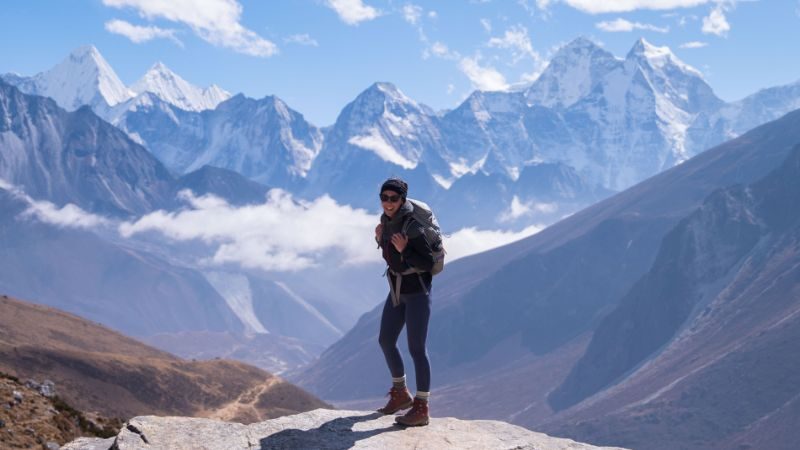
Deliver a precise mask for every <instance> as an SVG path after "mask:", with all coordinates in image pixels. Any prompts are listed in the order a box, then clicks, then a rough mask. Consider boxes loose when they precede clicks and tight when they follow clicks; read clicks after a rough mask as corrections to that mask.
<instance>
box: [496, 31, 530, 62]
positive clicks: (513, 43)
mask: <svg viewBox="0 0 800 450" xmlns="http://www.w3.org/2000/svg"><path fill="white" fill-rule="evenodd" d="M487 45H488V46H489V47H490V48H503V49H509V50H511V54H512V58H513V60H512V61H513V63H514V64H516V63H517V62H519V61H520V60H521V59H523V58H530V59H532V60H535V61H539V60H540V59H541V58H540V56H539V53H537V52H536V51H535V50H534V49H533V45H532V44H531V40H530V38H529V37H528V29H527V28H525V27H524V26H522V25H515V26H512V27H510V28H509V29H507V30H506V32H505V33H504V34H503V36H501V37H493V38H491V39H489V42H488V43H487Z"/></svg>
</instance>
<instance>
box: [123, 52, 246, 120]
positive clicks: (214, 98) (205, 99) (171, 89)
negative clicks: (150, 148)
mask: <svg viewBox="0 0 800 450" xmlns="http://www.w3.org/2000/svg"><path fill="white" fill-rule="evenodd" d="M131 90H132V91H133V92H135V93H136V94H141V93H143V92H151V93H153V94H156V95H157V96H158V97H159V98H161V99H162V100H164V101H165V102H168V103H170V104H173V105H175V106H177V107H178V108H181V109H184V110H187V111H202V110H206V109H214V108H216V106H217V105H218V104H219V103H221V102H222V101H225V100H227V99H228V98H230V97H231V94H230V93H229V92H227V91H225V90H223V89H220V88H219V87H218V86H216V85H212V86H210V87H208V88H206V89H201V88H199V87H197V86H194V85H192V84H191V83H189V82H187V81H186V80H184V79H183V78H181V77H180V76H179V75H178V74H176V73H175V72H173V71H172V70H170V69H169V68H168V67H167V66H166V65H165V64H164V63H162V62H157V63H156V64H154V65H153V67H151V68H150V70H148V71H147V73H146V74H144V76H143V77H142V78H140V79H139V81H137V82H136V83H134V84H133V85H132V86H131Z"/></svg>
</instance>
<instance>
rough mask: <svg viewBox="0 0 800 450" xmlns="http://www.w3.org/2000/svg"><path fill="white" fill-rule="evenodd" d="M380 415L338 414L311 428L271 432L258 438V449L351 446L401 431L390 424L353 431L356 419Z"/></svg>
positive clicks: (336, 449)
mask: <svg viewBox="0 0 800 450" xmlns="http://www.w3.org/2000/svg"><path fill="white" fill-rule="evenodd" d="M379 417H383V414H381V413H378V412H375V413H372V414H367V415H364V416H350V417H339V418H337V419H334V420H331V421H330V422H325V423H323V424H322V425H320V426H319V427H317V428H313V429H311V430H306V431H303V430H298V429H289V430H283V431H280V432H278V433H275V434H271V435H269V436H267V437H265V438H263V439H261V441H260V444H261V450H267V449H270V450H273V449H299V448H315V449H325V450H345V449H349V448H352V447H353V446H354V445H355V443H356V442H358V441H360V440H362V439H367V438H369V437H372V436H375V435H377V434H381V433H387V432H392V431H402V428H401V427H398V426H395V425H391V426H388V427H384V428H376V429H374V430H365V431H353V425H355V424H356V423H358V422H366V421H368V420H373V419H377V418H379Z"/></svg>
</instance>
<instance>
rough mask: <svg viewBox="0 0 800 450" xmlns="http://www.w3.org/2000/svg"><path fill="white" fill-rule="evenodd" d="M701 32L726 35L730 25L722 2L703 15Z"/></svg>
mask: <svg viewBox="0 0 800 450" xmlns="http://www.w3.org/2000/svg"><path fill="white" fill-rule="evenodd" d="M701 30H702V32H703V33H705V34H715V35H717V36H723V37H724V36H727V35H728V31H730V30H731V25H730V24H729V23H728V19H727V18H726V17H725V5H724V4H722V3H719V4H717V6H716V7H715V8H714V9H712V10H711V12H710V13H709V14H708V16H706V17H703V27H702V28H701Z"/></svg>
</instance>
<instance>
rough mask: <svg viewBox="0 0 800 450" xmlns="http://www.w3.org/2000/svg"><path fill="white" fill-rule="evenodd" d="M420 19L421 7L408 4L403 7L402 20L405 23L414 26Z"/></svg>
mask: <svg viewBox="0 0 800 450" xmlns="http://www.w3.org/2000/svg"><path fill="white" fill-rule="evenodd" d="M420 17H422V7H420V6H417V5H412V4H410V3H409V4H407V5H404V6H403V18H404V19H405V20H406V22H408V23H410V24H411V25H416V24H417V23H419V19H420Z"/></svg>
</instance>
